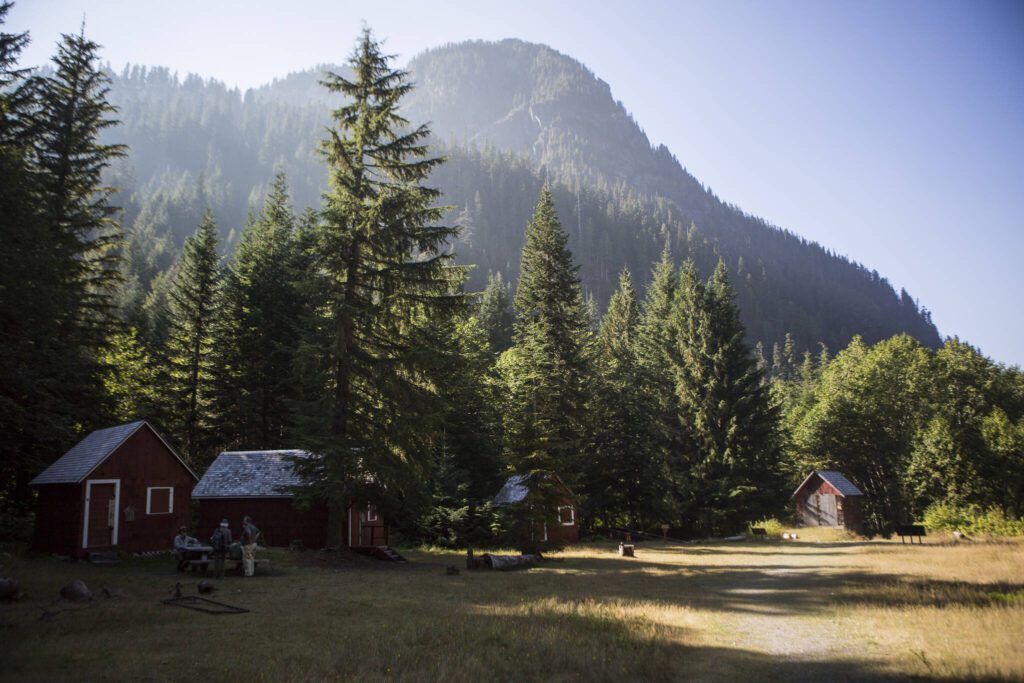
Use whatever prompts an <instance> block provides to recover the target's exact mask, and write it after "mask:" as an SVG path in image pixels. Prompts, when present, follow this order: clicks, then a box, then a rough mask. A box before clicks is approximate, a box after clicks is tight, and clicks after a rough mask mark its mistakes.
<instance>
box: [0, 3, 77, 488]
mask: <svg viewBox="0 0 1024 683" xmlns="http://www.w3.org/2000/svg"><path fill="white" fill-rule="evenodd" d="M11 6H12V5H11V3H8V2H3V3H0V28H2V27H3V25H4V23H5V17H6V15H7V13H8V12H9V11H10V9H11ZM27 44H28V34H27V33H7V32H4V31H0V244H3V248H2V249H0V430H2V431H3V433H4V434H5V435H6V437H5V438H4V440H3V442H2V443H0V498H3V499H5V500H7V501H11V502H13V503H14V504H15V505H17V506H27V505H28V503H29V501H30V497H29V496H30V492H29V487H28V482H29V480H30V479H31V477H32V476H33V474H35V472H36V471H38V470H39V469H40V468H41V467H42V466H44V465H46V464H47V463H48V461H49V460H48V459H49V458H52V457H53V455H52V454H53V453H60V452H61V450H62V448H63V447H64V446H65V445H66V444H67V442H68V441H69V440H70V438H71V436H72V434H73V429H74V422H75V419H74V415H75V414H76V411H75V410H74V407H73V406H71V405H69V404H68V401H69V399H70V398H71V397H70V396H68V392H67V391H66V388H67V385H66V384H65V383H63V382H60V381H57V380H56V370H57V369H58V368H60V367H62V366H63V364H64V363H65V362H66V361H65V360H64V359H65V357H66V353H65V351H66V347H65V345H64V344H63V343H62V341H61V339H60V335H59V334H58V330H57V320H58V318H59V317H60V314H61V305H62V304H63V302H62V301H61V299H60V297H59V296H57V293H56V292H55V291H54V287H53V282H54V281H55V280H56V279H57V278H59V277H60V268H61V266H62V264H61V263H60V262H59V259H58V258H57V257H56V254H54V253H53V251H52V250H51V249H50V246H51V239H50V236H49V230H48V228H47V226H46V224H45V222H44V221H43V217H42V214H41V212H40V211H39V210H38V202H37V201H35V192H34V189H35V188H34V183H33V173H32V166H31V163H30V150H31V144H30V143H31V140H30V138H29V137H28V135H27V133H26V130H27V128H28V127H29V125H28V124H29V121H28V114H29V105H30V100H31V98H30V96H29V91H30V88H29V87H28V83H27V82H26V76H27V71H26V70H24V69H19V68H17V64H18V58H19V55H20V53H21V50H22V49H23V48H24V47H25V45H27Z"/></svg>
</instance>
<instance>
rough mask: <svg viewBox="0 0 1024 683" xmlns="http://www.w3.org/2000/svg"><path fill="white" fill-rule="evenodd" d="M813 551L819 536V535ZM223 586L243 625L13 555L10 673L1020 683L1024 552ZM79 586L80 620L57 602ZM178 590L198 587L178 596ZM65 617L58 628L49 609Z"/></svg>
mask: <svg viewBox="0 0 1024 683" xmlns="http://www.w3.org/2000/svg"><path fill="white" fill-rule="evenodd" d="M823 539H824V537H823ZM271 556H272V559H273V570H272V572H270V573H267V574H265V575H262V576H257V577H256V578H254V579H242V578H237V577H231V578H228V579H225V580H224V581H222V582H217V583H218V587H219V590H218V592H217V594H216V596H215V597H216V598H217V599H219V600H222V601H224V602H228V603H231V604H237V605H240V606H243V607H246V608H248V609H250V610H252V611H251V613H249V614H244V615H238V616H212V615H205V614H200V613H197V612H191V611H188V610H184V609H180V608H174V607H167V606H163V605H161V604H160V603H159V600H160V599H162V598H164V597H167V593H168V591H169V590H170V588H171V586H172V585H173V583H174V582H175V581H176V580H178V578H179V575H176V574H175V573H174V571H173V563H172V562H171V560H169V559H168V558H162V559H155V560H137V559H136V560H129V561H128V562H127V563H126V564H124V565H122V566H121V567H117V568H103V567H95V566H90V565H85V564H68V563H62V562H59V561H57V560H53V559H50V558H40V557H28V556H23V555H19V554H14V555H10V554H8V555H7V556H6V557H5V558H3V559H0V574H6V575H12V576H15V577H17V578H18V579H19V580H20V581H21V583H22V584H23V586H24V587H25V589H26V591H27V592H28V593H29V594H30V595H31V596H32V597H33V600H31V601H29V600H26V601H21V602H18V603H14V604H6V605H0V642H3V643H4V646H3V648H2V649H3V651H4V658H3V664H2V667H3V668H2V670H0V678H3V679H4V680H68V679H86V680H205V681H209V680H229V679H240V678H248V679H255V680H266V681H281V680H408V681H419V680H455V681H463V680H465V681H469V680H480V679H494V680H556V681H570V680H572V681H577V680H579V681H582V680H586V681H590V680H622V679H627V680H680V679H685V680H737V679H748V680H766V679H767V680H771V679H776V680H778V679H782V680H808V681H811V680H814V681H817V680H835V679H843V680H851V679H890V678H891V679H901V678H905V677H907V676H920V677H934V678H949V679H963V678H978V679H1006V680H1020V679H1024V658H1022V657H1021V646H1020V644H1021V642H1022V640H1024V544H1022V543H1019V542H1016V543H1005V544H971V545H962V546H952V545H937V544H926V545H924V546H917V545H915V546H913V547H911V546H902V545H900V543H899V542H898V541H897V542H895V543H893V542H882V541H879V542H863V541H827V540H822V541H819V542H814V541H812V540H804V538H801V540H800V541H798V542H765V543H747V542H744V543H719V544H695V545H673V544H661V543H652V544H643V545H640V546H638V548H637V557H636V558H633V559H630V558H619V557H618V556H617V555H615V553H614V551H613V547H612V546H611V545H610V544H602V545H585V546H576V547H573V548H570V549H569V550H567V551H565V552H562V553H559V554H557V555H555V556H553V557H552V558H551V559H550V561H548V562H546V563H544V564H543V565H542V566H541V567H538V568H536V569H533V570H530V571H528V572H514V573H500V572H466V571H465V570H463V572H462V573H461V574H460V575H458V576H446V575H445V572H444V566H445V565H446V564H457V565H462V564H463V561H462V555H460V554H458V553H445V552H441V551H412V552H409V553H408V556H409V557H410V559H411V560H413V562H411V563H409V564H408V565H384V564H377V563H372V562H368V561H364V562H352V563H348V564H344V563H342V565H341V566H340V568H339V567H338V566H331V565H328V566H318V565H316V564H315V563H311V562H309V560H310V559H311V558H313V557H316V555H312V554H306V555H304V556H302V557H300V556H298V555H296V554H294V553H289V552H287V551H284V550H278V551H272V552H271ZM74 578H82V579H84V580H85V581H86V582H87V583H88V584H89V585H90V586H91V587H93V588H94V589H96V590H98V589H99V587H100V586H101V585H103V584H109V585H116V586H119V587H122V588H124V589H125V590H127V591H128V593H129V596H128V597H125V598H109V599H108V598H104V597H102V596H101V597H99V598H98V599H97V600H96V601H94V603H92V604H91V605H90V606H87V607H77V606H72V605H69V604H66V603H65V604H61V601H60V600H58V599H56V598H55V596H56V593H57V591H58V589H59V587H60V586H61V585H63V584H64V583H67V582H69V581H70V580H72V579H74ZM185 587H186V590H187V591H189V592H194V585H193V584H192V583H189V584H186V586H185ZM55 607H77V608H76V609H74V611H66V612H61V613H60V614H58V615H57V616H55V617H52V618H40V615H42V610H41V608H48V609H52V608H55Z"/></svg>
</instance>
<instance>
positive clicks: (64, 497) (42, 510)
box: [32, 484, 83, 556]
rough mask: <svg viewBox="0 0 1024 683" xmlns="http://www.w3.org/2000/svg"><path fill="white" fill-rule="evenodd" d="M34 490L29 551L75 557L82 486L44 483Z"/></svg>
mask: <svg viewBox="0 0 1024 683" xmlns="http://www.w3.org/2000/svg"><path fill="white" fill-rule="evenodd" d="M36 490H37V493H38V496H39V497H38V498H37V500H36V524H35V529H34V533H33V534H32V550H35V551H36V552H40V553H57V554H59V555H70V556H77V555H78V554H79V551H80V550H81V545H82V500H83V498H82V486H80V485H78V484H47V485H45V486H39V487H37V489H36Z"/></svg>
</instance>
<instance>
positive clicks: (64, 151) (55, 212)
mask: <svg viewBox="0 0 1024 683" xmlns="http://www.w3.org/2000/svg"><path fill="white" fill-rule="evenodd" d="M83 30H84V27H83ZM98 51H99V45H97V44H96V43H94V42H93V41H91V40H88V39H86V38H85V36H84V35H83V33H79V34H78V35H70V34H65V35H64V36H63V37H62V39H61V41H60V42H59V43H58V44H57V54H56V56H54V58H53V63H54V72H53V75H51V76H48V77H45V78H41V79H38V81H37V83H36V85H35V97H36V105H37V106H36V109H35V112H34V114H33V121H32V126H33V128H32V140H33V144H34V157H35V158H34V161H35V166H36V170H37V172H36V175H37V183H38V188H37V191H38V195H37V196H38V198H39V202H40V206H41V208H42V210H43V213H44V216H45V220H46V222H47V224H48V225H49V227H50V237H51V239H52V240H53V243H52V247H51V248H52V249H53V251H54V252H55V254H57V256H58V258H59V259H60V261H61V264H62V266H63V268H62V272H61V274H60V275H61V277H60V280H59V281H58V283H55V286H57V287H59V289H60V291H61V292H62V295H63V297H64V298H65V299H66V305H65V306H64V307H63V311H64V319H63V320H62V324H61V327H62V334H63V336H64V338H65V339H68V340H73V341H71V343H73V344H76V345H79V346H81V347H84V348H89V349H98V348H99V347H101V346H102V345H103V343H104V339H105V337H106V334H107V333H108V332H109V331H110V326H111V321H112V313H113V307H114V304H113V294H114V288H115V286H116V285H117V283H118V281H119V278H120V270H119V268H118V266H119V256H118V251H117V249H118V248H119V247H120V246H121V243H122V235H121V227H120V225H119V223H118V222H117V221H116V220H115V216H116V214H117V212H118V211H119V209H118V208H117V207H114V206H112V205H111V204H110V202H109V199H110V195H111V194H113V192H114V189H113V188H110V187H106V186H104V185H103V179H102V173H103V170H104V169H106V168H107V167H108V166H110V164H111V162H113V161H114V160H115V159H117V158H120V157H123V156H125V154H126V153H127V148H126V147H125V146H124V145H117V144H101V143H100V142H99V137H100V134H101V133H102V132H103V131H105V130H106V129H107V128H110V127H111V126H115V125H117V123H118V121H117V120H116V119H114V118H112V116H113V115H114V114H115V113H116V112H117V108H116V107H115V106H114V105H112V104H110V103H109V102H108V101H107V95H108V93H109V91H110V87H109V83H110V79H109V78H108V77H107V76H106V74H104V73H103V71H102V70H101V68H100V65H99V56H98ZM94 353H95V352H92V354H93V355H94Z"/></svg>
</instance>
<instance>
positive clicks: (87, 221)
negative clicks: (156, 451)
mask: <svg viewBox="0 0 1024 683" xmlns="http://www.w3.org/2000/svg"><path fill="white" fill-rule="evenodd" d="M10 7H11V5H10V3H3V4H2V5H0V21H2V20H3V16H4V15H6V13H7V12H8V11H9V9H10ZM26 42H27V36H26V35H25V34H8V33H0V186H2V187H0V241H2V243H3V244H4V249H3V252H4V258H3V262H2V263H0V270H3V276H2V278H0V299H2V300H3V304H2V312H0V316H2V317H0V327H2V328H3V332H2V333H0V335H2V337H0V345H2V346H3V349H4V350H3V352H2V356H3V358H2V360H0V368H2V371H0V383H2V384H3V385H4V389H3V390H2V392H0V413H2V414H3V415H4V416H5V417H4V418H3V419H2V420H0V423H2V426H3V428H4V432H5V433H6V434H8V437H9V438H8V439H7V440H6V444H9V445H8V446H5V450H6V449H7V448H10V449H11V451H12V453H11V456H12V457H11V458H10V459H8V458H6V457H5V458H4V460H5V461H7V462H11V463H16V464H14V465H13V466H12V469H13V480H14V483H13V488H14V494H13V496H14V498H15V499H17V500H25V499H26V498H27V494H28V490H27V482H28V479H29V478H30V476H31V475H32V474H33V473H34V472H33V470H38V469H39V468H40V467H42V466H45V465H46V464H48V463H49V462H50V461H51V460H52V459H53V458H54V457H55V455H56V454H59V453H61V452H62V451H63V450H64V449H65V448H67V447H68V446H69V445H70V444H71V443H72V441H73V439H74V438H75V436H76V435H77V434H76V432H77V431H79V430H81V429H82V428H83V427H89V426H92V425H94V424H97V423H102V422H105V421H106V420H107V419H109V415H108V414H107V411H106V408H108V407H109V406H107V405H106V404H105V401H104V400H103V399H104V398H105V394H104V389H103V382H102V368H101V362H100V353H101V350H102V348H103V347H104V345H105V343H106V340H107V338H108V337H109V335H111V334H112V333H113V332H114V329H115V321H114V316H113V315H112V313H113V298H112V297H113V292H114V287H115V285H116V283H117V278H118V268H117V264H118V259H117V251H116V248H117V247H118V246H119V245H120V242H121V233H120V226H119V225H118V223H117V221H116V220H115V219H114V216H115V214H116V212H117V209H116V208H115V207H113V206H111V205H110V203H109V196H110V194H111V193H112V192H113V190H112V189H110V188H107V187H104V186H103V183H102V179H101V174H102V172H103V170H104V169H105V168H107V167H108V166H109V165H110V163H111V162H112V161H113V160H114V159H116V158H118V157H120V156H123V155H124V147H123V146H121V145H108V144H101V143H100V142H99V136H100V133H101V132H102V131H104V130H105V129H107V128H109V127H111V126H114V125H116V123H117V121H116V120H115V119H113V117H112V116H113V114H114V113H115V112H116V109H115V108H114V107H113V106H112V105H111V104H110V103H109V102H108V101H107V91H108V88H107V83H108V81H107V78H106V76H105V75H104V74H103V73H102V71H101V70H100V67H99V59H98V55H97V53H98V49H99V47H98V46H97V45H96V43H94V42H92V41H89V40H87V39H86V38H85V37H84V36H83V35H81V34H79V35H77V36H75V35H65V36H63V38H62V39H61V41H60V42H59V43H58V46H57V54H56V55H55V57H54V58H53V63H54V65H53V72H52V74H51V75H48V76H45V77H35V78H31V79H25V75H26V74H25V72H24V71H22V70H19V69H17V68H16V62H17V57H18V53H19V52H20V50H21V48H22V47H23V46H24V45H25V44H26ZM5 469H6V468H5ZM5 477H6V475H5ZM8 486H9V485H8V484H6V483H5V484H4V487H5V488H7V487H8Z"/></svg>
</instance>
